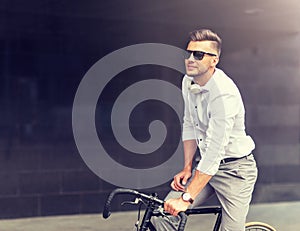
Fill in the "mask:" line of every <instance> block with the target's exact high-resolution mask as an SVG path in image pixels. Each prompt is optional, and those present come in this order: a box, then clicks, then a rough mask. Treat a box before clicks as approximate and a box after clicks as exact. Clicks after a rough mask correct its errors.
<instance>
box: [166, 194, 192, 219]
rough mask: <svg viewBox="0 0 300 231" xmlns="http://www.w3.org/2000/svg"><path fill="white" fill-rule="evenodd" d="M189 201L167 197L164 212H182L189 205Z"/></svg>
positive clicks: (174, 214) (175, 213) (176, 213)
mask: <svg viewBox="0 0 300 231" xmlns="http://www.w3.org/2000/svg"><path fill="white" fill-rule="evenodd" d="M189 205H190V202H187V201H183V200H182V199H181V198H176V199H169V200H167V201H166V202H165V204H164V209H165V211H166V212H168V213H170V214H171V215H173V216H177V215H178V213H179V212H184V211H185V210H187V208H188V207H189Z"/></svg>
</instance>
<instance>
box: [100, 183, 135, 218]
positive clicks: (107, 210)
mask: <svg viewBox="0 0 300 231" xmlns="http://www.w3.org/2000/svg"><path fill="white" fill-rule="evenodd" d="M117 194H132V195H137V194H138V192H137V191H135V190H132V189H124V188H117V189H115V190H114V191H112V192H111V193H110V194H109V196H108V198H107V200H106V202H105V205H104V209H103V214H102V216H103V218H104V219H107V218H108V217H109V216H110V214H111V212H110V204H111V201H112V200H113V199H114V197H115V195H117Z"/></svg>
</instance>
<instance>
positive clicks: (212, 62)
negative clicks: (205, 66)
mask: <svg viewBox="0 0 300 231" xmlns="http://www.w3.org/2000/svg"><path fill="white" fill-rule="evenodd" d="M218 63H219V56H215V57H213V58H212V59H211V65H212V66H217V64H218Z"/></svg>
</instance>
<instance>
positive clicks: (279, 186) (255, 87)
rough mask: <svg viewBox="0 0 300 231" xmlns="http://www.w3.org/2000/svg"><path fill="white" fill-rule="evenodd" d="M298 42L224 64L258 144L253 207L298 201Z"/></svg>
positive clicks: (268, 45) (249, 52) (286, 41)
mask: <svg viewBox="0 0 300 231" xmlns="http://www.w3.org/2000/svg"><path fill="white" fill-rule="evenodd" d="M299 42H300V36H299V34H296V35H289V36H286V37H285V38H283V39H281V40H280V41H279V40H277V41H276V42H274V41H262V43H261V44H258V45H257V47H253V48H251V49H246V50H243V51H238V52H235V53H233V54H229V55H227V56H225V57H224V59H223V61H224V62H223V66H224V68H225V69H227V70H228V72H229V73H230V74H231V76H232V78H233V79H234V80H235V82H236V83H237V84H238V85H239V87H240V90H241V92H242V96H243V98H244V101H245V107H246V123H247V131H248V133H250V134H251V135H252V136H253V138H254V139H255V142H256V149H255V152H254V153H255V156H256V159H257V163H258V167H259V178H258V183H257V187H256V191H255V194H254V201H255V202H261V201H264V202H268V201H281V200H299V198H300V193H299V189H300V177H299V173H300V172H299V170H300V68H299V67H300V59H299V54H300V46H299Z"/></svg>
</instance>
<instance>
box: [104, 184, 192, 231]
mask: <svg viewBox="0 0 300 231" xmlns="http://www.w3.org/2000/svg"><path fill="white" fill-rule="evenodd" d="M118 194H127V195H128V194H129V195H133V196H136V197H138V198H142V199H146V200H148V201H150V200H151V201H152V202H154V203H156V204H157V205H160V206H163V205H164V201H163V200H160V199H158V198H156V197H154V196H152V195H148V194H144V193H140V192H138V191H136V190H133V189H126V188H117V189H115V190H113V191H112V192H111V193H110V194H109V196H108V198H107V200H106V202H105V205H104V209H103V214H102V216H103V218H105V219H107V218H108V217H109V216H110V214H111V212H110V207H111V206H110V204H111V202H112V200H113V199H114V197H115V196H116V195H118ZM178 216H179V217H180V218H181V219H180V224H179V226H178V231H183V230H184V227H185V224H186V222H187V215H186V214H185V213H184V212H179V213H178Z"/></svg>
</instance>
